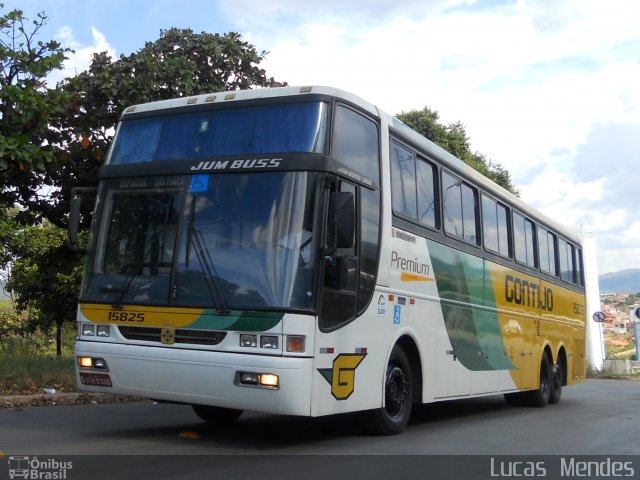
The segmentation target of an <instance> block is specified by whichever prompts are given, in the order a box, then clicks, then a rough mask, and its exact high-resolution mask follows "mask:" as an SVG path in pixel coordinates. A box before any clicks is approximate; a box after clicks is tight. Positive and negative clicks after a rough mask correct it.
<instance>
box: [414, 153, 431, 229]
mask: <svg viewBox="0 0 640 480" xmlns="http://www.w3.org/2000/svg"><path fill="white" fill-rule="evenodd" d="M416 167H417V168H416V170H417V174H418V221H419V222H420V223H422V224H424V225H427V226H429V227H435V226H436V189H435V177H434V173H433V171H434V168H433V166H432V165H431V164H430V163H428V162H426V161H424V160H422V159H418V161H417V163H416Z"/></svg>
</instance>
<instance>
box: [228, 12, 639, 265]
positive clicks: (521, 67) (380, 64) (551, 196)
mask: <svg viewBox="0 0 640 480" xmlns="http://www.w3.org/2000/svg"><path fill="white" fill-rule="evenodd" d="M225 1H226V0H225ZM246 1H248V0H246ZM235 3H236V4H237V5H238V8H240V7H241V5H240V4H242V3H243V0H240V1H236V2H235ZM369 3H370V2H369ZM267 4H268V5H269V6H266V5H267ZM427 4H428V5H429V6H428V7H426V6H425V5H427ZM262 5H263V6H262V7H261V8H264V9H266V10H265V11H263V12H261V13H264V14H265V17H266V18H267V20H268V22H270V23H269V24H273V26H274V28H273V29H270V28H269V27H268V26H267V23H264V24H262V25H261V26H260V28H259V29H256V30H255V31H254V30H253V29H251V28H249V29H248V30H249V32H250V37H249V38H250V39H251V41H254V42H255V43H257V44H259V45H261V47H263V48H266V49H267V50H270V54H269V56H268V57H267V60H266V62H265V67H266V70H267V72H268V73H269V74H270V75H273V76H275V77H276V78H277V79H279V80H285V81H288V82H289V83H290V84H293V85H298V84H328V85H332V86H336V87H340V88H344V89H346V90H350V91H353V92H354V93H357V94H359V95H361V96H363V97H364V98H366V99H367V100H369V101H371V102H373V103H375V104H377V105H379V106H380V107H381V108H383V109H384V110H386V111H388V112H389V113H399V112H400V111H403V110H405V111H406V110H411V109H418V108H422V107H423V106H425V105H426V106H429V107H430V108H433V109H436V110H438V111H439V112H440V114H441V120H442V121H444V122H445V123H446V122H454V121H461V122H463V123H464V124H465V126H466V130H467V133H468V134H469V135H470V137H471V144H472V148H474V149H476V150H478V151H480V152H482V153H484V154H485V155H487V156H488V157H489V158H491V159H492V160H494V161H497V162H499V163H501V164H502V165H503V166H505V167H506V168H507V169H508V170H509V171H510V172H511V174H512V176H513V178H514V180H515V182H516V183H517V184H518V187H519V188H520V190H521V191H522V196H523V198H524V199H525V200H526V201H528V202H529V203H531V204H532V205H533V206H535V207H538V208H540V209H541V210H542V211H543V212H544V213H546V214H547V215H549V216H550V217H552V218H554V219H556V220H558V221H559V222H562V223H564V224H567V225H568V226H571V227H572V228H574V230H576V231H579V230H580V229H581V228H582V229H583V231H585V232H586V231H590V232H594V233H595V234H596V235H597V236H598V244H599V248H600V264H601V270H603V271H611V270H614V269H616V268H625V267H628V265H629V262H632V263H633V264H634V265H636V266H640V257H638V256H637V253H638V252H637V249H636V248H635V247H633V246H631V245H626V244H625V245H624V246H621V245H620V244H619V243H618V242H619V241H620V238H627V237H632V238H635V236H634V235H633V234H631V233H629V234H627V233H625V232H629V230H628V228H629V221H630V219H631V218H633V216H634V215H633V211H632V210H633V205H635V204H636V203H637V202H636V203H629V200H630V195H629V192H627V191H620V189H619V188H618V187H621V188H623V189H627V190H628V183H630V182H631V180H630V179H629V178H630V176H629V173H628V172H629V168H631V163H632V162H634V163H633V164H634V165H637V164H638V159H637V156H635V154H631V153H629V152H635V150H636V149H632V150H630V149H629V138H631V136H630V135H629V134H627V135H626V136H625V137H624V138H625V139H626V141H624V142H622V141H620V138H622V137H621V134H620V132H616V131H615V130H610V129H609V127H612V128H613V127H615V128H618V127H619V128H624V126H625V125H629V124H630V123H634V124H636V125H637V122H638V118H640V89H638V87H637V86H638V85H640V3H638V2H635V1H633V0H621V1H620V2H616V4H615V8H614V7H612V5H611V4H607V3H606V2H601V1H599V0H588V1H585V0H574V1H566V2H561V3H558V2H555V1H552V0H543V1H524V0H520V1H518V2H516V3H515V4H508V5H496V4H494V5H493V6H488V7H485V5H486V4H483V3H480V2H478V3H475V2H455V1H453V2H445V1H443V2H438V3H437V4H436V5H435V6H434V5H433V4H431V3H429V2H420V3H418V2H395V3H394V2H385V3H384V5H383V4H382V3H380V4H378V5H376V6H375V7H371V8H370V9H369V10H367V7H366V5H365V3H364V2H360V1H357V2H343V4H342V3H340V4H339V2H335V1H329V2H328V3H327V2H325V8H323V9H322V8H320V9H316V10H314V9H313V8H305V9H304V12H305V14H304V15H302V14H298V13H296V12H297V11H296V10H295V9H296V7H295V6H294V3H293V1H292V0H279V1H278V0H276V1H274V2H263V3H262ZM295 5H297V4H295ZM340 5H342V6H340ZM403 7H405V9H407V8H408V10H407V12H408V13H407V14H405V13H404V11H403ZM336 11H340V12H341V15H339V16H337V15H335V12H336ZM364 12H368V13H364ZM372 12H376V14H377V19H378V21H374V20H372V18H373V16H372ZM291 18H295V19H296V20H297V23H293V24H292V23H287V28H282V26H283V25H279V27H280V28H278V25H277V20H278V19H280V20H282V19H288V20H290V19H291ZM267 20H265V22H266V21H267ZM257 31H260V32H261V33H260V35H258V34H256V33H255V32H257ZM631 132H640V130H638V127H637V126H635V127H632V128H631ZM636 138H637V137H636ZM594 142H595V143H594ZM595 147H597V148H598V153H597V154H593V155H591V156H590V155H588V152H589V150H590V149H593V148H595ZM623 158H624V161H622V160H621V159H623ZM618 161H620V163H621V164H622V165H621V166H620V168H616V165H615V164H614V163H610V162H618ZM625 172H626V173H625ZM587 174H589V175H587ZM636 183H637V182H636ZM634 255H636V256H635V257H634Z"/></svg>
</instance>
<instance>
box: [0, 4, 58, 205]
mask: <svg viewBox="0 0 640 480" xmlns="http://www.w3.org/2000/svg"><path fill="white" fill-rule="evenodd" d="M3 9H4V4H1V3H0V11H1V10H3ZM46 19H47V17H46V16H45V15H44V13H40V14H38V15H37V18H36V19H35V20H33V21H32V22H30V21H29V19H28V18H26V17H25V16H24V15H23V12H22V11H21V10H11V11H9V12H8V13H4V14H2V15H1V16H0V207H13V206H14V205H15V204H20V205H22V206H23V207H24V208H23V211H22V216H25V217H28V216H29V214H30V213H35V212H38V211H44V212H46V211H48V210H49V205H48V204H47V202H46V200H45V199H43V197H42V186H43V185H46V183H47V180H46V177H47V175H46V171H47V169H48V168H49V167H50V165H51V164H53V163H55V159H56V154H55V150H54V149H53V148H52V145H51V144H50V143H49V142H48V139H49V138H50V137H51V135H50V133H51V132H50V130H49V126H50V124H51V121H52V119H53V118H54V117H56V116H59V115H60V114H62V113H63V112H64V111H66V110H67V106H66V102H67V95H66V94H65V93H64V92H63V91H61V90H57V89H52V88H48V87H47V85H46V77H47V75H49V74H50V73H51V72H52V71H54V70H56V69H59V68H61V67H62V62H63V61H64V60H65V54H66V53H68V52H69V50H68V49H65V48H62V47H61V46H60V44H59V43H58V42H56V41H53V40H52V41H49V42H42V41H39V40H38V39H37V37H38V34H39V32H40V30H41V29H42V27H43V26H44V25H45V24H46Z"/></svg>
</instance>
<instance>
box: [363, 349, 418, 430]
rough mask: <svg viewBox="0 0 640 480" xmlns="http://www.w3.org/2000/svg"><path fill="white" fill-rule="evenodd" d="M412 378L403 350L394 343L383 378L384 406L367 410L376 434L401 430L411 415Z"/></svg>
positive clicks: (372, 428)
mask: <svg viewBox="0 0 640 480" xmlns="http://www.w3.org/2000/svg"><path fill="white" fill-rule="evenodd" d="M412 403H413V379H412V377H411V365H410V364H409V359H408V358H407V355H406V354H405V353H404V350H403V349H402V348H401V347H400V346H398V345H396V346H395V347H393V350H392V351H391V356H390V357H389V362H388V364H387V370H386V373H385V378H384V407H383V408H379V409H377V410H372V411H371V412H369V419H368V420H369V422H370V423H369V426H370V427H371V430H372V431H373V433H375V434H378V435H396V434H398V433H400V432H402V431H403V430H404V429H405V427H406V426H407V423H408V422H409V417H410V416H411V407H412Z"/></svg>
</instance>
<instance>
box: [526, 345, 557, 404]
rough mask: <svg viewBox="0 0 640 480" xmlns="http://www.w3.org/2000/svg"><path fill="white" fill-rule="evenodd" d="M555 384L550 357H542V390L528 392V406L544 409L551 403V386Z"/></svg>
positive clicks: (544, 355)
mask: <svg viewBox="0 0 640 480" xmlns="http://www.w3.org/2000/svg"><path fill="white" fill-rule="evenodd" d="M552 383H553V372H552V369H551V363H550V362H549V357H548V356H547V355H546V354H543V355H542V361H541V362H540V388H539V389H537V390H532V391H530V392H527V397H528V398H527V399H528V402H527V403H528V404H529V405H530V406H532V407H538V408H543V407H546V406H547V404H548V403H549V398H550V397H551V385H552Z"/></svg>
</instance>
